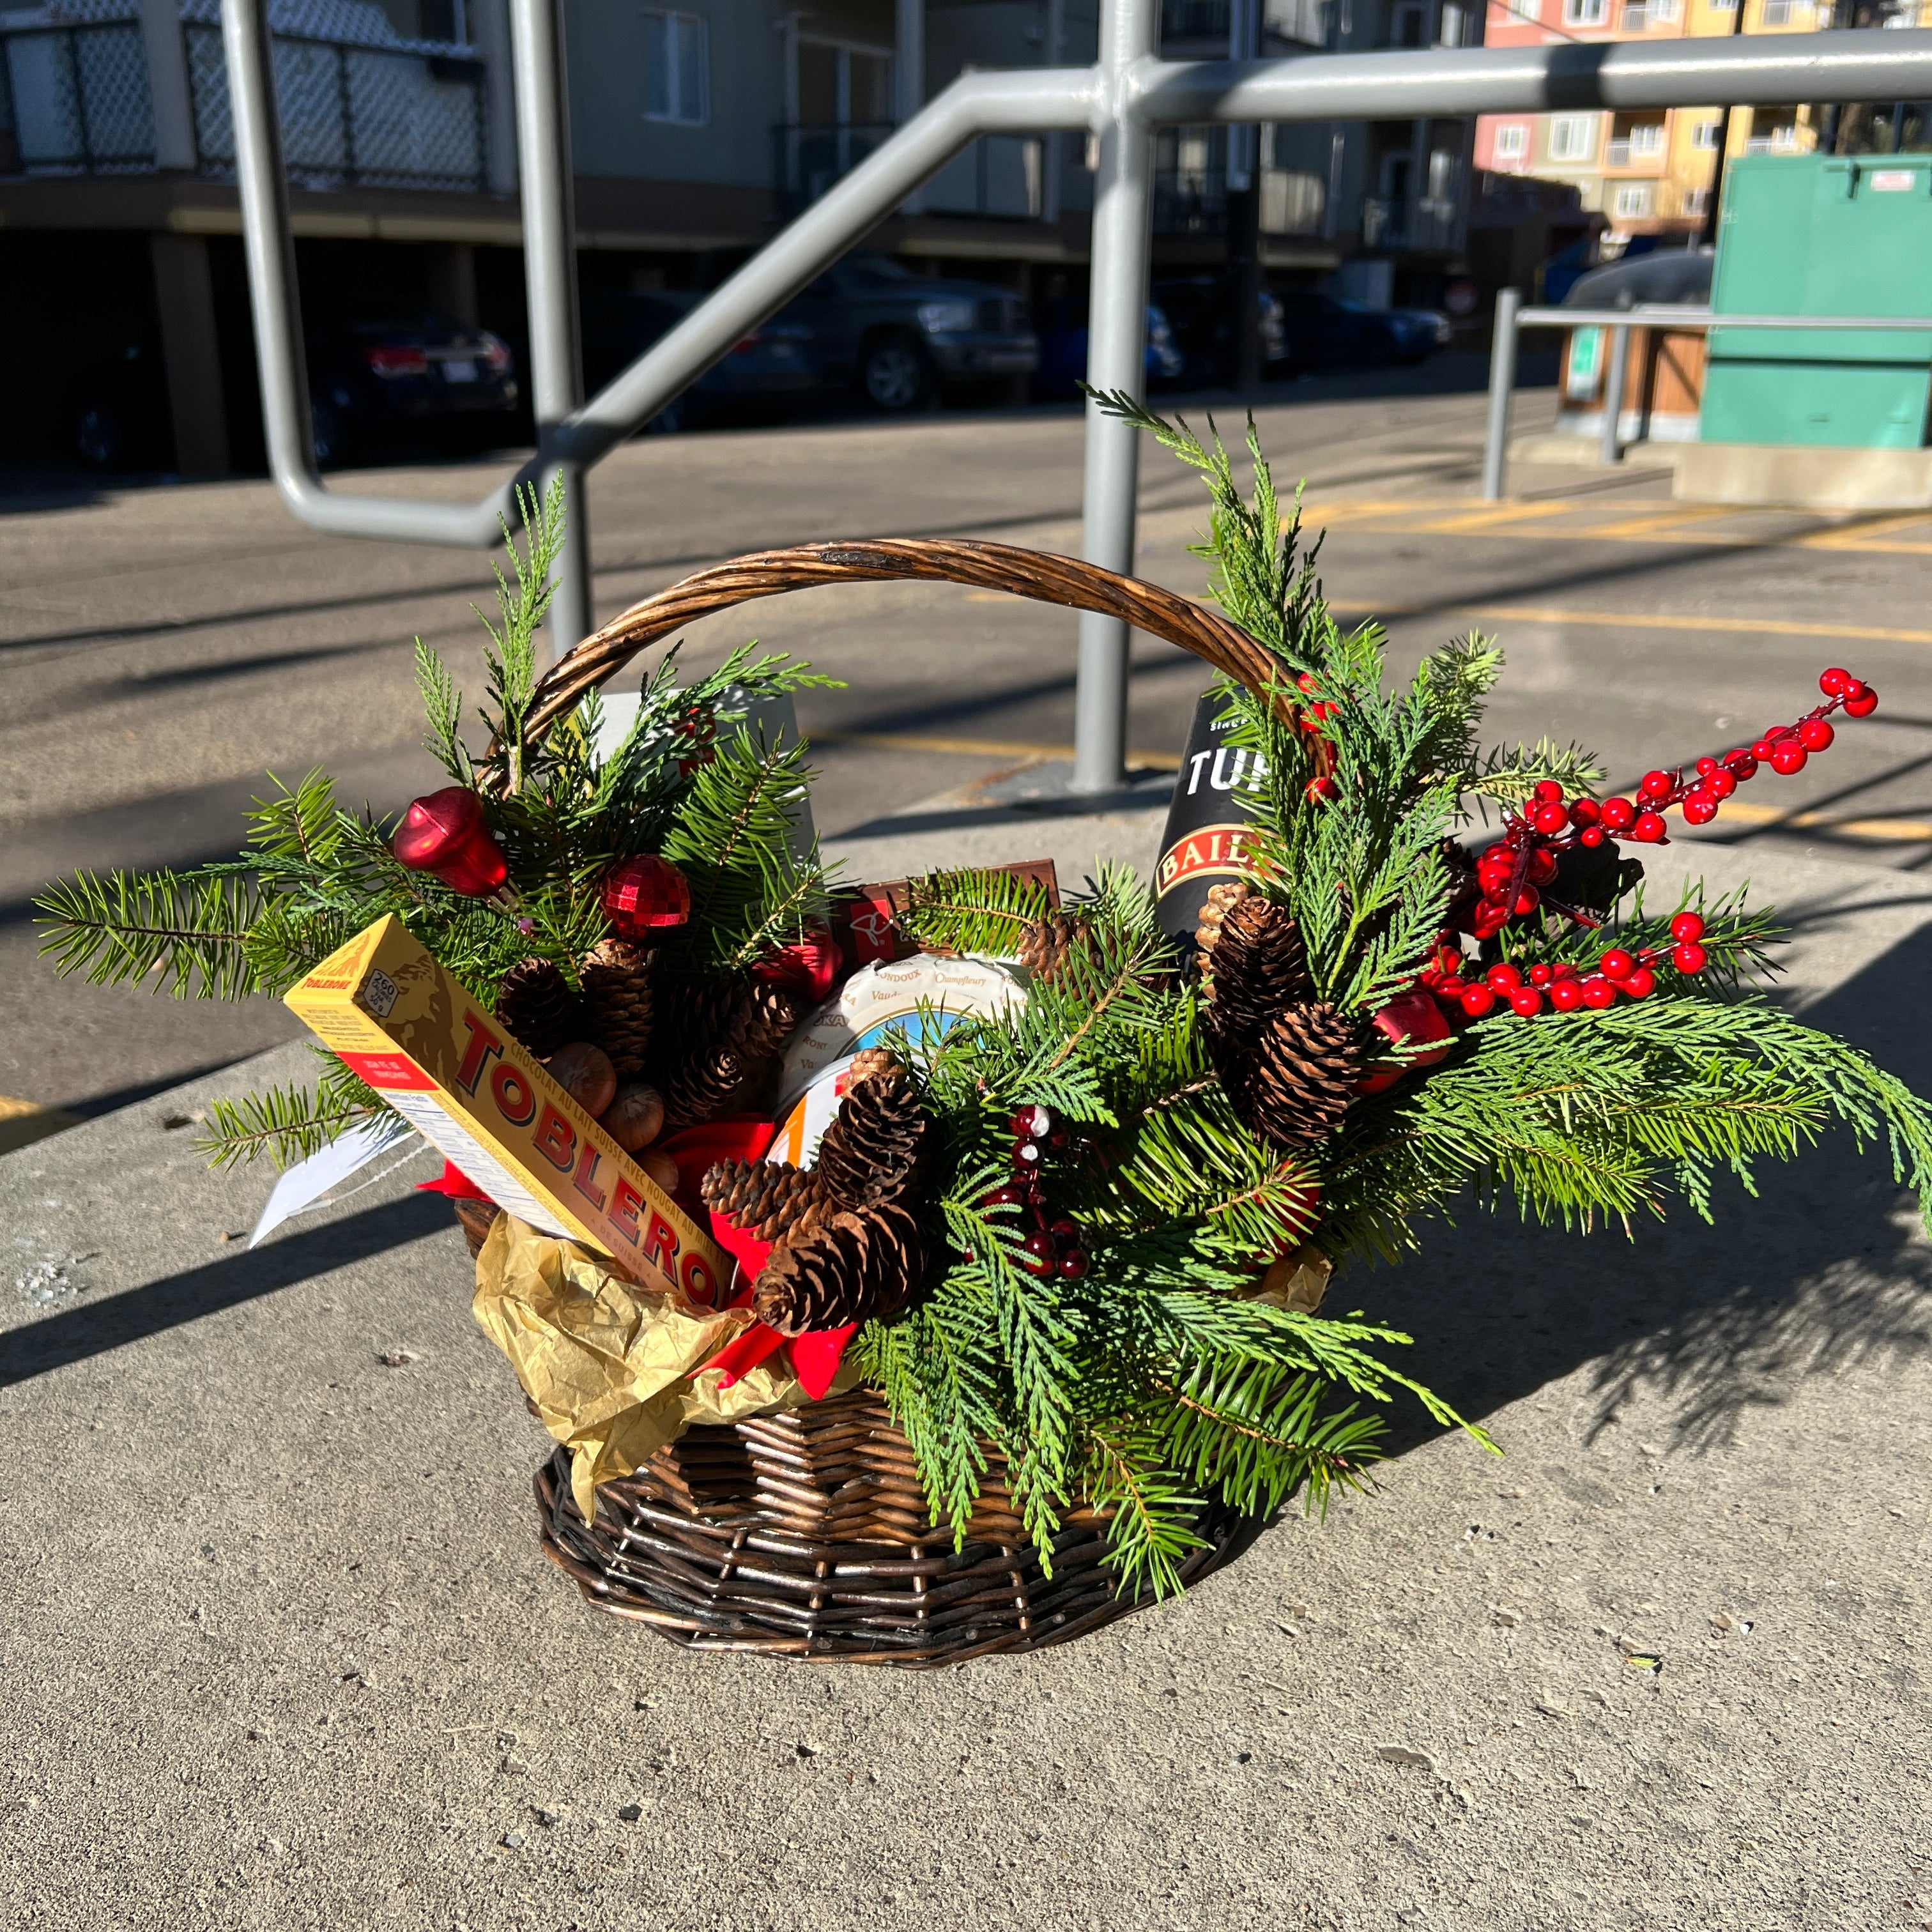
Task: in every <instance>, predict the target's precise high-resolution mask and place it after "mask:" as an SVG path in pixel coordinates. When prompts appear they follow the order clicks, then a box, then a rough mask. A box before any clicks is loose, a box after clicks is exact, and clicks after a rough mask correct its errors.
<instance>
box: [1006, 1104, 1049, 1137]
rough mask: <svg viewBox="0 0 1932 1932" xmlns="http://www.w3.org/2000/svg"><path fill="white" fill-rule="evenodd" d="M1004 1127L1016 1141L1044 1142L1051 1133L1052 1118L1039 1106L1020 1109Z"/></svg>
mask: <svg viewBox="0 0 1932 1932" xmlns="http://www.w3.org/2000/svg"><path fill="white" fill-rule="evenodd" d="M1007 1126H1008V1127H1010V1128H1011V1129H1012V1130H1013V1136H1014V1138H1015V1139H1016V1140H1023V1141H1040V1140H1044V1139H1046V1137H1047V1136H1048V1135H1049V1134H1050V1133H1052V1131H1053V1116H1052V1115H1051V1114H1050V1113H1049V1112H1047V1110H1046V1109H1045V1108H1044V1107H1042V1106H1037V1105H1036V1106H1031V1107H1022V1108H1021V1109H1019V1112H1017V1113H1016V1114H1015V1115H1013V1118H1012V1119H1011V1120H1010V1121H1007Z"/></svg>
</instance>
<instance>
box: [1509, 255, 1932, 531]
mask: <svg viewBox="0 0 1932 1932" xmlns="http://www.w3.org/2000/svg"><path fill="white" fill-rule="evenodd" d="M1522 303H1523V298H1522V296H1521V294H1520V293H1519V292H1518V291H1517V290H1515V289H1504V290H1502V291H1501V292H1500V293H1499V294H1498V295H1497V296H1496V336H1495V339H1494V341H1493V344H1492V346H1491V348H1490V407H1489V412H1488V416H1487V425H1486V427H1485V428H1484V437H1483V495H1484V498H1485V499H1487V501H1489V502H1493V503H1494V502H1500V501H1501V500H1502V497H1503V496H1504V494H1505V490H1506V488H1507V486H1508V480H1509V425H1510V403H1511V398H1512V396H1513V395H1514V393H1515V390H1516V365H1517V338H1518V337H1519V336H1520V335H1521V333H1522V332H1523V330H1524V329H1577V328H1583V329H1609V331H1610V360H1609V362H1607V364H1606V365H1605V367H1604V426H1603V434H1602V440H1601V455H1602V458H1603V460H1604V462H1605V463H1607V464H1613V463H1621V462H1622V460H1623V434H1622V425H1623V403H1624V380H1625V363H1626V362H1627V361H1628V357H1629V345H1630V332H1631V330H1632V329H1689V330H1693V331H1695V330H1698V329H1702V330H1703V331H1705V332H1706V333H1709V332H1710V331H1712V330H1713V329H1822V330H1825V331H1827V332H1832V331H1843V330H1847V329H1856V330H1862V331H1866V332H1870V331H1873V330H1878V331H1882V332H1886V333H1888V334H1893V335H1932V316H1909V315H1727V314H1723V313H1722V312H1721V311H1718V310H1716V309H1713V308H1709V307H1707V306H1706V305H1702V304H1697V303H1691V302H1640V303H1637V304H1636V305H1634V307H1632V308H1524V307H1523V305H1522Z"/></svg>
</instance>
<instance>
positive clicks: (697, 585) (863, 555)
mask: <svg viewBox="0 0 1932 1932" xmlns="http://www.w3.org/2000/svg"><path fill="white" fill-rule="evenodd" d="M897 577H908V578H913V579H917V580H923V581H926V582H929V583H965V584H971V585H973V586H974V587H975V588H977V589H982V590H1004V591H1009V592H1011V593H1012V594H1013V595H1014V596H1016V597H1031V598H1034V600H1035V601H1037V602H1039V603H1042V604H1067V605H1070V606H1071V607H1073V609H1075V610H1097V611H1099V612H1100V613H1102V614H1103V616H1109V617H1121V618H1124V619H1126V620H1127V622H1128V623H1130V624H1131V625H1133V627H1134V628H1135V629H1136V630H1139V631H1146V632H1147V633H1148V635H1149V636H1150V637H1164V638H1165V639H1166V640H1167V641H1168V643H1170V644H1178V645H1179V646H1181V648H1182V649H1184V650H1189V651H1192V652H1193V653H1194V654H1195V655H1196V657H1199V658H1205V659H1206V660H1207V661H1208V663H1210V664H1212V665H1213V666H1214V667H1215V669H1216V670H1220V671H1225V672H1226V673H1227V674H1228V675H1229V676H1231V677H1235V678H1238V679H1240V680H1241V682H1242V683H1244V684H1245V685H1247V687H1248V688H1249V689H1250V690H1251V691H1256V692H1265V691H1268V689H1269V688H1270V687H1271V685H1272V684H1273V683H1274V680H1275V679H1276V677H1277V675H1278V673H1279V671H1280V666H1279V665H1278V664H1277V663H1276V661H1275V660H1274V658H1272V657H1271V656H1270V655H1268V652H1266V651H1265V650H1264V649H1262V646H1260V645H1259V644H1258V643H1256V641H1255V640H1254V639H1253V637H1250V636H1249V635H1248V634H1247V631H1244V630H1243V629H1242V628H1241V626H1240V625H1238V624H1234V623H1231V622H1229V620H1228V619H1226V617H1223V616H1217V614H1216V613H1214V611H1212V610H1205V609H1204V608H1203V607H1202V606H1201V605H1200V604H1196V603H1195V602H1193V601H1192V600H1191V599H1190V598H1186V597H1182V596H1179V595H1176V594H1175V592H1173V591H1172V590H1163V589H1162V588H1161V587H1160V585H1159V584H1157V583H1143V582H1142V580H1140V579H1139V577H1122V576H1120V575H1118V574H1116V573H1115V571H1111V570H1103V569H1102V568H1100V565H1098V564H1095V563H1083V562H1081V561H1080V560H1079V558H1077V557H1071V556H1054V555H1052V553H1049V552H1047V551H1045V550H1022V549H1021V548H1020V547H1019V546H1018V545H1017V544H1000V543H973V542H969V541H964V540H961V539H956V538H941V537H880V538H871V539H869V540H865V541H857V542H849V543H817V544H799V545H798V546H796V547H795V548H793V549H790V550H757V551H754V552H753V553H751V555H750V556H739V557H733V558H732V559H731V560H730V562H728V563H720V564H714V565H712V567H711V568H709V570H700V571H698V572H697V574H696V575H694V576H691V577H685V579H684V580H682V582H681V583H673V584H672V585H671V586H670V588H669V589H665V590H660V591H658V592H657V594H656V595H655V596H652V597H646V598H645V599H644V600H643V602H642V603H641V604H632V605H631V607H630V608H629V610H626V611H625V613H623V615H622V616H620V617H616V618H613V619H612V620H611V621H610V622H609V623H607V624H606V625H604V628H602V629H601V631H596V632H595V633H593V634H592V635H591V636H589V637H586V638H585V639H584V640H583V643H580V644H579V645H578V646H577V648H576V649H574V651H571V652H569V653H568V655H566V656H565V657H563V658H559V660H558V661H557V662H556V664H553V665H552V666H551V667H550V670H548V671H547V673H545V674H544V677H543V679H541V682H539V683H538V685H537V688H536V694H535V708H534V709H533V710H532V712H531V714H530V720H529V728H530V729H531V730H532V731H536V730H541V729H542V727H544V725H546V724H549V723H550V721H551V720H552V719H553V718H557V717H559V716H560V715H562V713H563V712H566V711H568V710H569V709H571V706H573V705H574V704H575V703H577V701H578V700H580V698H582V697H583V696H584V695H585V694H586V692H589V691H592V690H594V689H595V688H596V687H597V686H598V685H601V684H602V683H603V682H604V680H605V679H607V678H610V677H612V676H615V675H616V673H617V672H619V671H620V670H622V669H623V667H625V664H628V663H629V662H630V661H631V658H634V656H636V655H637V652H640V650H643V649H645V648H646V646H649V645H651V644H654V643H656V642H657V641H658V639H660V638H661V637H667V636H668V635H669V634H670V633H671V632H672V631H676V630H679V629H682V628H683V626H684V625H686V624H691V623H695V622H697V619H699V618H700V617H709V616H712V615H713V614H715V613H716V612H718V611H720V610H730V609H731V608H732V607H733V606H734V605H736V604H748V603H749V602H750V601H751V599H752V598H754V597H777V596H780V595H783V594H784V592H786V591H787V590H809V589H811V588H812V587H813V586H814V585H817V584H820V583H844V582H846V581H847V580H854V579H856V580H859V581H863V582H878V581H880V580H889V579H892V578H897Z"/></svg>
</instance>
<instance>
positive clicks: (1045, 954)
mask: <svg viewBox="0 0 1932 1932" xmlns="http://www.w3.org/2000/svg"><path fill="white" fill-rule="evenodd" d="M1086 938H1087V922H1086V921H1085V919H1076V918H1074V917H1073V916H1072V915H1071V914H1070V913H1064V912H1052V913H1048V914H1047V916H1046V918H1044V919H1035V920H1034V921H1033V922H1031V924H1030V925H1029V926H1028V927H1027V929H1026V930H1025V932H1023V933H1022V935H1020V946H1019V959H1020V964H1021V965H1022V966H1024V967H1025V968H1026V970H1027V971H1028V972H1029V973H1031V974H1032V975H1033V976H1034V978H1035V979H1037V980H1052V977H1053V976H1054V975H1055V974H1056V973H1057V972H1058V971H1059V970H1060V968H1061V962H1063V961H1064V959H1066V957H1067V948H1068V947H1070V946H1079V945H1082V944H1084V943H1085V940H1086Z"/></svg>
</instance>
